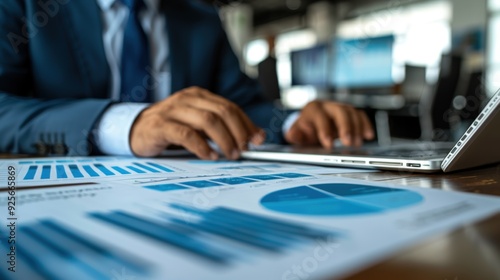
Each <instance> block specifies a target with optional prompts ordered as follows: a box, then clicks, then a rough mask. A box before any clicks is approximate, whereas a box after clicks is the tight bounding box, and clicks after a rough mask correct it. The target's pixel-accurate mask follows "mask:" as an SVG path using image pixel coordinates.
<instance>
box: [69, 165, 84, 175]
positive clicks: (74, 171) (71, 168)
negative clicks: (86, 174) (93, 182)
mask: <svg viewBox="0 0 500 280" xmlns="http://www.w3.org/2000/svg"><path fill="white" fill-rule="evenodd" d="M68 167H69V171H70V172H71V174H72V175H73V177H74V178H83V174H82V172H80V169H79V168H78V166H77V165H76V164H70V165H69V166H68Z"/></svg>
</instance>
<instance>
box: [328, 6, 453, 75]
mask: <svg viewBox="0 0 500 280" xmlns="http://www.w3.org/2000/svg"><path fill="white" fill-rule="evenodd" d="M451 19H452V5H451V3H449V2H448V1H432V2H427V3H420V4H413V5H408V6H397V5H391V6H389V7H388V8H387V9H385V10H383V11H380V12H376V13H370V14H367V15H364V16H359V17H357V18H355V19H351V20H347V21H344V22H342V23H340V24H339V28H338V36H339V38H342V39H355V38H371V37H379V36H385V35H394V36H395V43H394V52H393V61H394V69H393V78H394V80H395V81H396V82H400V81H402V80H403V79H404V67H405V64H408V65H414V66H424V67H427V68H428V70H429V71H428V76H427V79H428V80H429V82H434V81H436V80H437V77H438V74H439V69H438V68H437V67H438V66H439V62H440V58H441V54H443V53H447V52H449V51H450V50H451V27H450V22H451Z"/></svg>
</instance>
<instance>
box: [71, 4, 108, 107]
mask: <svg viewBox="0 0 500 280" xmlns="http://www.w3.org/2000/svg"><path fill="white" fill-rule="evenodd" d="M64 9H65V12H66V13H67V16H65V17H64V18H65V19H66V26H65V28H66V29H67V32H68V38H69V39H70V44H71V46H72V47H73V48H74V53H75V54H76V60H77V61H76V63H77V65H78V67H79V72H80V73H81V76H82V77H81V78H82V86H84V87H88V88H86V89H85V91H87V92H89V93H90V95H91V96H93V97H100V98H105V97H108V95H109V87H110V84H111V83H110V79H111V73H110V69H109V65H108V63H107V59H106V54H105V51H104V43H103V39H102V32H103V24H102V19H101V16H100V9H99V7H98V6H97V3H96V1H89V0H85V1H71V2H69V3H68V4H67V5H65V6H64Z"/></svg>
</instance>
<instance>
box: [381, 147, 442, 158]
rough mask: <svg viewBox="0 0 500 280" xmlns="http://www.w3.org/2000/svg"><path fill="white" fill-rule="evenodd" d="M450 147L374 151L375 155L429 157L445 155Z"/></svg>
mask: <svg viewBox="0 0 500 280" xmlns="http://www.w3.org/2000/svg"><path fill="white" fill-rule="evenodd" d="M449 151H450V149H436V150H418V149H417V150H408V149H391V150H384V151H377V152H374V153H373V154H372V155H374V156H387V157H404V158H428V157H443V158H444V157H445V156H446V155H447V154H448V152H449Z"/></svg>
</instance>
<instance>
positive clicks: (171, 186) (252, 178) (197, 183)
mask: <svg viewBox="0 0 500 280" xmlns="http://www.w3.org/2000/svg"><path fill="white" fill-rule="evenodd" d="M306 177H311V175H307V174H302V173H294V172H286V173H277V174H267V175H243V176H238V177H221V178H216V179H207V180H194V181H186V182H179V183H166V184H156V185H147V186H144V188H145V189H149V190H154V191H159V192H167V191H175V190H186V189H203V188H211V187H221V186H236V185H243V184H251V183H256V182H264V181H272V180H283V179H297V178H306Z"/></svg>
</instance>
